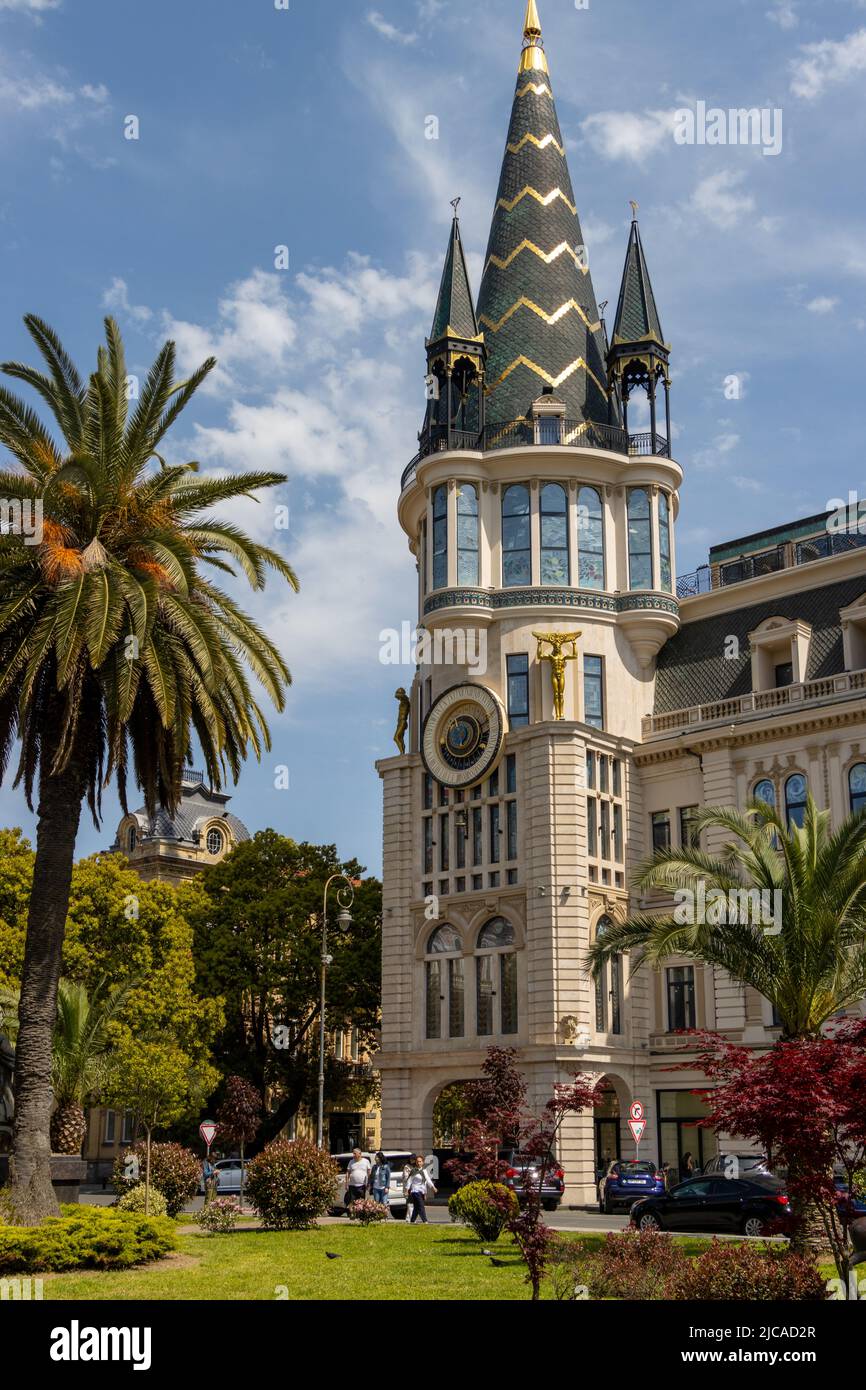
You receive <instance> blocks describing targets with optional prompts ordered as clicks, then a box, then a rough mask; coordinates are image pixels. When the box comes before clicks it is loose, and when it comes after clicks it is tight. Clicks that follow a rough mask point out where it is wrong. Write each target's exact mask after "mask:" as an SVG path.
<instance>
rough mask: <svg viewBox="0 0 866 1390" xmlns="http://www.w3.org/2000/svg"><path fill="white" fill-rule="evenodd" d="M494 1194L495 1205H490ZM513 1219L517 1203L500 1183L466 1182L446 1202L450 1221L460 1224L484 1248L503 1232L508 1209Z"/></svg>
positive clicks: (493, 1242) (492, 1203)
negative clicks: (472, 1233) (476, 1238)
mask: <svg viewBox="0 0 866 1390" xmlns="http://www.w3.org/2000/svg"><path fill="white" fill-rule="evenodd" d="M494 1194H495V1195H496V1197H497V1198H498V1201H494V1200H493V1197H494ZM509 1206H510V1207H511V1210H512V1213H513V1214H515V1215H516V1213H517V1211H518V1209H519V1203H518V1201H517V1198H516V1196H515V1195H514V1193H513V1192H512V1191H511V1189H510V1188H509V1187H505V1186H504V1184H503V1183H494V1182H487V1181H482V1182H468V1183H467V1184H466V1185H465V1187H460V1188H458V1189H457V1191H456V1192H455V1193H454V1196H453V1197H452V1198H451V1199H450V1200H449V1202H448V1211H449V1213H450V1216H451V1220H452V1221H462V1222H463V1224H464V1226H468V1227H469V1228H470V1230H472V1231H474V1232H475V1234H476V1235H477V1237H478V1239H479V1240H482V1241H484V1243H485V1244H490V1245H492V1244H495V1242H496V1241H497V1240H498V1239H499V1237H500V1236H501V1235H502V1232H503V1230H504V1229H505V1223H506V1221H507V1220H508V1208H509Z"/></svg>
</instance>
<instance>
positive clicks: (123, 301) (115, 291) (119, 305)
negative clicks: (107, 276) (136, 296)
mask: <svg viewBox="0 0 866 1390" xmlns="http://www.w3.org/2000/svg"><path fill="white" fill-rule="evenodd" d="M102 307H103V309H108V310H109V311H110V312H111V313H113V314H124V315H125V316H126V317H127V318H130V319H132V320H133V321H134V322H135V323H147V321H148V319H151V318H153V313H152V311H151V310H150V309H148V307H147V305H146V304H130V302H129V287H128V285H127V283H126V281H125V280H121V278H120V276H119V275H116V276H115V277H114V279H113V280H112V282H111V284H110V285H109V287H108V289H107V290H106V291H105V292H104V294H103V296H102Z"/></svg>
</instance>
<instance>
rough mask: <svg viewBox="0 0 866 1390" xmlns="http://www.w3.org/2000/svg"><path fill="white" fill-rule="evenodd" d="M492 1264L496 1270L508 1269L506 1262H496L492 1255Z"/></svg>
mask: <svg viewBox="0 0 866 1390" xmlns="http://www.w3.org/2000/svg"><path fill="white" fill-rule="evenodd" d="M490 1263H491V1264H492V1265H493V1267H494V1269H506V1268H507V1266H506V1262H505V1260H494V1258H493V1256H492V1255H491V1256H490Z"/></svg>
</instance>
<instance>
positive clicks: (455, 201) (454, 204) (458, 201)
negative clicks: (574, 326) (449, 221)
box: [451, 198, 463, 217]
mask: <svg viewBox="0 0 866 1390" xmlns="http://www.w3.org/2000/svg"><path fill="white" fill-rule="evenodd" d="M462 202H463V199H462V198H452V199H451V206H452V207H453V209H454V216H455V217H456V216H457V209H458V208H459V206H460V204H461V203H462Z"/></svg>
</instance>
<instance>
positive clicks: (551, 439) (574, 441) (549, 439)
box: [400, 416, 670, 492]
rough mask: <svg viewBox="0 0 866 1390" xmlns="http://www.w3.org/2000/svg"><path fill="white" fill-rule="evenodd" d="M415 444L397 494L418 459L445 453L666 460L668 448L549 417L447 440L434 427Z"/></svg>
mask: <svg viewBox="0 0 866 1390" xmlns="http://www.w3.org/2000/svg"><path fill="white" fill-rule="evenodd" d="M419 443H420V445H421V447H420V449H419V450H418V453H417V454H416V455H415V457H414V458H413V460H412V462H411V463H410V464H409V467H408V468H407V469H406V471H405V473H404V474H403V477H402V480H401V483H400V491H401V492H402V491H403V490H404V489H405V488H407V487H408V486H409V484H410V483H411V482H412V480H413V478H414V476H415V473H416V471H417V468H418V464H419V463H420V462H421V461H422V459H425V458H429V457H430V455H431V454H438V453H445V452H447V451H448V450H452V451H453V450H459V449H465V450H468V451H471V452H473V453H482V454H484V453H489V452H490V451H492V450H494V449H519V448H526V447H529V448H532V447H536V448H537V447H552V448H578V449H604V450H606V451H607V452H608V453H613V454H626V455H630V456H632V457H634V458H652V457H656V458H670V446H669V444H668V441H667V440H666V439H665V438H664V436H663V435H660V434H656V435H655V436H653V435H652V434H651V433H649V432H644V433H642V434H627V433H626V431H625V430H624V429H620V427H619V426H617V425H598V424H596V423H595V422H594V421H592V420H560V419H557V418H556V417H552V416H544V417H541V418H539V419H532V420H527V419H523V420H512V421H509V422H507V423H505V424H493V425H486V426H485V427H484V429H483V430H480V431H479V430H460V429H452V430H451V432H450V438H449V434H448V431H447V430H446V428H445V427H444V425H435V426H433V428H432V429H430V430H428V431H427V432H426V433H425V434H422V435H421V436H420V438H419Z"/></svg>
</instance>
